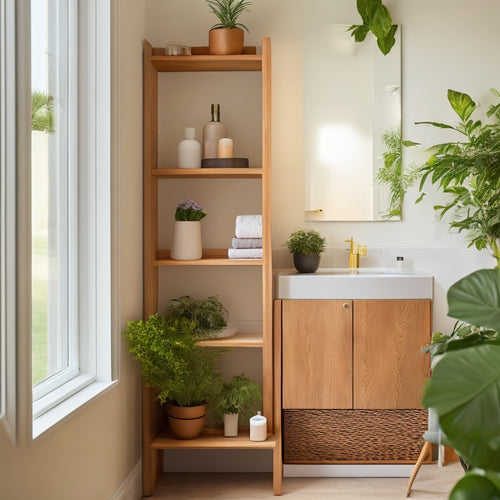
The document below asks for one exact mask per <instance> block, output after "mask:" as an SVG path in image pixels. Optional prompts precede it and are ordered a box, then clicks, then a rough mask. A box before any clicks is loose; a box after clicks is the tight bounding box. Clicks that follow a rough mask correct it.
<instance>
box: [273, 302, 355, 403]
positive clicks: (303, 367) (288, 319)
mask: <svg viewBox="0 0 500 500" xmlns="http://www.w3.org/2000/svg"><path fill="white" fill-rule="evenodd" d="M282 318H283V319H282V321H283V329H282V331H283V396H282V397H283V408H352V402H353V399H352V333H351V331H352V301H344V300H284V301H283V316H282Z"/></svg>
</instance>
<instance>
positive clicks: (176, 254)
mask: <svg viewBox="0 0 500 500" xmlns="http://www.w3.org/2000/svg"><path fill="white" fill-rule="evenodd" d="M201 248H202V247H201V222H200V221H199V220H196V221H183V220H182V221H181V220H176V221H175V222H174V234H173V238H172V248H171V249H170V257H171V258H172V259H174V260H198V259H201V253H202V251H201Z"/></svg>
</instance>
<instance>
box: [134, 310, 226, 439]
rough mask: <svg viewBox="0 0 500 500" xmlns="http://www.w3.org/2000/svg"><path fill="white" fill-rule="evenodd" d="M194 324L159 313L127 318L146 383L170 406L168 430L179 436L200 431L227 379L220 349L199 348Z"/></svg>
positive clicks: (184, 436) (194, 434)
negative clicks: (209, 406)
mask: <svg viewBox="0 0 500 500" xmlns="http://www.w3.org/2000/svg"><path fill="white" fill-rule="evenodd" d="M195 328H196V323H195V322H194V321H190V320H187V319H184V318H181V319H176V320H170V319H167V318H166V317H164V316H162V315H160V314H158V313H156V314H153V315H151V316H150V317H149V318H148V319H147V320H145V321H143V320H138V321H129V322H128V323H127V329H126V330H125V332H124V333H125V336H126V338H127V339H128V341H129V344H130V345H129V351H130V353H131V354H132V356H133V357H134V358H135V359H137V360H139V361H140V362H141V365H142V378H143V380H144V382H145V383H146V384H147V385H149V386H150V387H153V388H155V389H156V390H157V391H158V394H157V399H158V400H159V402H160V404H167V413H168V420H169V425H170V429H171V431H172V433H173V434H174V436H175V437H178V438H181V439H189V438H193V437H196V436H197V435H199V434H200V433H201V431H202V429H203V425H204V422H205V413H206V407H207V404H209V403H212V402H213V401H215V400H216V399H217V397H218V395H219V394H220V391H221V389H222V383H223V379H222V375H221V373H220V371H219V370H218V368H217V366H216V358H217V357H218V355H219V354H220V353H221V352H222V351H221V350H218V349H214V348H211V347H201V346H199V345H198V341H199V337H198V336H197V335H196V334H195ZM186 414H187V416H186ZM186 427H187V428H186Z"/></svg>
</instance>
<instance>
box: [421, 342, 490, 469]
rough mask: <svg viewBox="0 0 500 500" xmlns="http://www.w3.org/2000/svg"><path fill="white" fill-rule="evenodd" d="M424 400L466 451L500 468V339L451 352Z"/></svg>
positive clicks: (476, 463)
mask: <svg viewBox="0 0 500 500" xmlns="http://www.w3.org/2000/svg"><path fill="white" fill-rule="evenodd" d="M423 402H424V405H425V406H426V407H431V408H433V409H434V410H435V411H436V412H437V414H438V416H439V422H440V424H441V428H442V430H443V432H444V433H445V435H446V439H447V442H448V443H449V444H450V445H451V446H452V447H453V448H455V449H456V450H457V452H458V453H459V454H460V455H461V456H463V457H464V458H465V459H466V460H467V461H468V462H470V463H471V464H473V465H474V466H475V467H481V468H484V469H489V470H493V471H497V472H500V424H499V422H500V345H498V344H479V345H477V346H473V347H468V348H466V349H462V350H460V351H452V352H447V353H446V354H445V355H444V356H443V357H442V359H441V360H440V361H439V362H438V363H437V364H436V366H435V368H434V371H433V374H432V378H431V379H429V380H428V381H427V382H426V384H425V386H424V398H423Z"/></svg>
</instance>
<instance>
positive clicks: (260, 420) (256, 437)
mask: <svg viewBox="0 0 500 500" xmlns="http://www.w3.org/2000/svg"><path fill="white" fill-rule="evenodd" d="M266 439H267V419H266V417H264V416H263V415H261V414H260V411H258V412H257V415H254V416H253V417H252V418H251V419H250V441H265V440H266Z"/></svg>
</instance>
